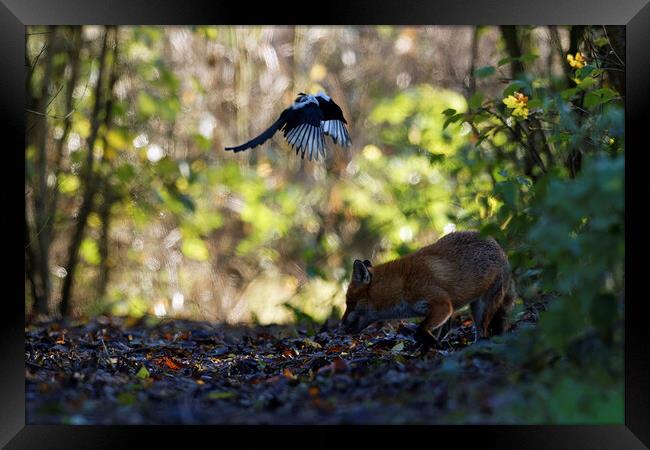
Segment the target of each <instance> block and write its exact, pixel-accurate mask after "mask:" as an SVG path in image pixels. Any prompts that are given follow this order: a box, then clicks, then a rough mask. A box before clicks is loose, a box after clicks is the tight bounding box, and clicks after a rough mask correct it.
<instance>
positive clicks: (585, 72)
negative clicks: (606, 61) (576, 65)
mask: <svg viewBox="0 0 650 450" xmlns="http://www.w3.org/2000/svg"><path fill="white" fill-rule="evenodd" d="M595 69H596V67H595V66H592V65H591V64H588V65H586V66H584V67H581V68H580V69H578V70H576V77H578V78H579V79H581V80H582V79H583V78H587V76H589V74H590V73H591V72H592V71H594V70H595Z"/></svg>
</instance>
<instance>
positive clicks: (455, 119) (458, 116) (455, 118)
mask: <svg viewBox="0 0 650 450" xmlns="http://www.w3.org/2000/svg"><path fill="white" fill-rule="evenodd" d="M464 116H465V115H464V114H462V113H461V114H456V115H454V116H451V117H448V118H447V120H445V123H444V125H443V126H442V129H443V130H444V129H446V128H447V127H448V126H449V124H450V123H456V122H458V121H459V120H460V119H462V118H463V117H464Z"/></svg>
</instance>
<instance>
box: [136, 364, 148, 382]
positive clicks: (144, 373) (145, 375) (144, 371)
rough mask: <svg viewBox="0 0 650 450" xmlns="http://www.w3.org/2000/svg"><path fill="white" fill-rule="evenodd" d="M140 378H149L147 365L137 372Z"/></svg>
mask: <svg viewBox="0 0 650 450" xmlns="http://www.w3.org/2000/svg"><path fill="white" fill-rule="evenodd" d="M135 376H137V377H138V378H141V379H143V380H146V379H147V378H149V371H148V370H147V368H146V367H145V366H142V367H140V370H138V373H136V374H135Z"/></svg>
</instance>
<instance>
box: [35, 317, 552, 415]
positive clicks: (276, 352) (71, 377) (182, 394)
mask: <svg viewBox="0 0 650 450" xmlns="http://www.w3.org/2000/svg"><path fill="white" fill-rule="evenodd" d="M539 307H540V306H539V305H537V306H534V307H528V308H527V309H526V310H525V311H524V312H523V313H521V314H519V316H518V319H517V321H515V322H514V323H513V324H512V326H511V328H510V331H509V332H508V335H509V336H512V333H517V332H518V329H519V328H520V327H522V326H524V325H525V324H526V323H534V322H536V321H537V318H538V310H537V309H538V308H539ZM415 329H416V325H415V324H414V323H411V322H408V321H401V322H399V321H397V322H386V323H384V324H377V325H372V326H370V327H369V328H367V329H366V330H365V331H364V332H363V333H361V334H359V335H354V336H349V335H344V334H340V333H338V332H337V331H336V330H335V327H334V326H333V324H330V325H329V326H328V324H327V323H326V324H324V325H323V326H322V327H320V329H313V327H300V326H251V327H243V326H239V327H234V326H226V325H211V324H208V323H204V322H191V321H184V320H163V321H160V320H154V318H151V317H149V318H143V319H139V320H135V319H125V318H115V317H103V316H102V317H98V318H95V319H93V320H90V321H85V322H83V323H68V324H66V323H62V322H50V323H44V324H39V325H29V326H27V327H26V346H25V355H26V406H27V423H28V424H58V423H64V424H179V423H180V424H312V423H318V424H340V423H345V424H359V423H375V424H377V423H391V424H400V423H494V422H496V420H497V419H496V418H495V416H494V414H493V412H494V411H495V409H498V408H499V405H500V404H501V403H502V402H507V401H509V399H508V396H509V395H510V394H509V392H510V390H509V389H508V384H509V383H511V382H512V376H511V372H512V371H511V368H509V367H508V363H507V361H506V359H505V358H502V357H501V356H500V352H499V351H498V348H499V347H503V346H504V345H505V344H504V343H503V342H502V338H501V337H495V338H492V339H488V340H481V341H478V342H474V331H473V323H472V320H471V318H470V316H469V315H468V314H458V315H457V316H455V317H454V318H453V323H452V328H451V330H450V332H449V333H448V334H447V336H446V337H445V338H444V339H442V340H441V341H440V342H439V343H438V345H437V348H435V349H431V350H429V351H428V352H427V353H426V354H422V353H421V352H420V351H419V350H418V347H417V344H416V341H415V337H414V333H415ZM501 420H503V418H501Z"/></svg>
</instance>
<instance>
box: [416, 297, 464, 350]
mask: <svg viewBox="0 0 650 450" xmlns="http://www.w3.org/2000/svg"><path fill="white" fill-rule="evenodd" d="M453 312H454V307H453V305H452V303H451V300H450V298H449V296H448V295H447V294H446V293H444V294H443V293H440V296H439V297H438V298H436V299H435V300H430V301H429V307H428V311H427V313H426V315H425V316H424V320H423V321H422V322H420V325H419V326H418V329H417V331H416V334H415V335H416V338H417V339H418V341H420V343H421V344H422V346H423V349H422V351H423V352H426V351H428V350H429V349H430V348H431V347H434V346H435V344H436V343H437V339H436V338H435V337H434V335H433V334H432V333H431V329H437V328H439V327H441V326H442V325H444V323H445V322H446V321H447V320H449V318H450V317H451V315H452V313H453ZM438 335H439V333H438Z"/></svg>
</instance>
